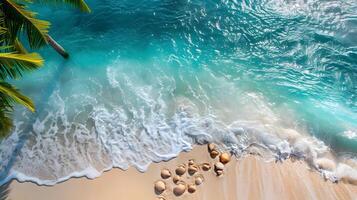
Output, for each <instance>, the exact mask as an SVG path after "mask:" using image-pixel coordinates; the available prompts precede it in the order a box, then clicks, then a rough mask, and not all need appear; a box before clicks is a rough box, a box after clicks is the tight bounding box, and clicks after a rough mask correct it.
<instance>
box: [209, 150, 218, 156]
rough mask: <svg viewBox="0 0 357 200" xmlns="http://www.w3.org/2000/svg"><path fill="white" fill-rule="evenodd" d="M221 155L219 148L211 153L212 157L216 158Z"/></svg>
mask: <svg viewBox="0 0 357 200" xmlns="http://www.w3.org/2000/svg"><path fill="white" fill-rule="evenodd" d="M218 155H219V152H218V151H217V150H213V151H211V153H210V156H211V158H216V157H217V156H218Z"/></svg>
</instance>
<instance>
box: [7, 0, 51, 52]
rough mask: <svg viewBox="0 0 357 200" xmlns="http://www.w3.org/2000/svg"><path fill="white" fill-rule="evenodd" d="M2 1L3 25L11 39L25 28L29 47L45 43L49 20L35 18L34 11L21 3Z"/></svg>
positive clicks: (36, 46) (8, 0)
mask: <svg viewBox="0 0 357 200" xmlns="http://www.w3.org/2000/svg"><path fill="white" fill-rule="evenodd" d="M2 1H3V3H2V7H3V10H2V11H3V13H4V16H5V26H6V28H7V29H8V32H9V34H10V35H11V37H12V39H13V40H15V39H16V37H17V36H18V35H19V34H20V32H21V30H25V31H26V35H27V38H28V41H29V44H30V47H31V48H39V47H41V46H43V45H45V44H47V40H46V35H47V33H48V29H49V27H50V23H49V22H47V21H44V20H39V19H36V18H35V17H36V13H34V12H31V11H28V10H26V8H27V7H26V6H25V5H23V4H19V3H17V2H15V1H14V0H2Z"/></svg>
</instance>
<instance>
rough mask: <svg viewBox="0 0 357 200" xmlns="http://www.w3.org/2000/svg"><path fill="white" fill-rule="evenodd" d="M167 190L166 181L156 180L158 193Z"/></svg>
mask: <svg viewBox="0 0 357 200" xmlns="http://www.w3.org/2000/svg"><path fill="white" fill-rule="evenodd" d="M165 190H166V183H165V182H164V181H156V183H155V192H156V194H161V193H163V192H164V191H165Z"/></svg>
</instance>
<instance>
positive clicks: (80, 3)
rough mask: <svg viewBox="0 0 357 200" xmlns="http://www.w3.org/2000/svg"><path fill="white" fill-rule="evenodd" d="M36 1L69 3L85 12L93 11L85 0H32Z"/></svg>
mask: <svg viewBox="0 0 357 200" xmlns="http://www.w3.org/2000/svg"><path fill="white" fill-rule="evenodd" d="M32 2H35V3H53V4H63V3H66V4H69V5H71V6H73V7H75V8H78V9H79V10H81V11H83V12H88V13H89V12H91V10H90V8H89V6H88V5H87V4H86V2H85V1H84V0H32Z"/></svg>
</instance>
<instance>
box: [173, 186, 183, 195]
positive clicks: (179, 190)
mask: <svg viewBox="0 0 357 200" xmlns="http://www.w3.org/2000/svg"><path fill="white" fill-rule="evenodd" d="M185 191H186V185H185V184H183V183H179V184H178V185H177V186H176V187H174V190H173V192H174V194H175V195H176V196H181V195H182V194H183V193H185Z"/></svg>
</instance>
